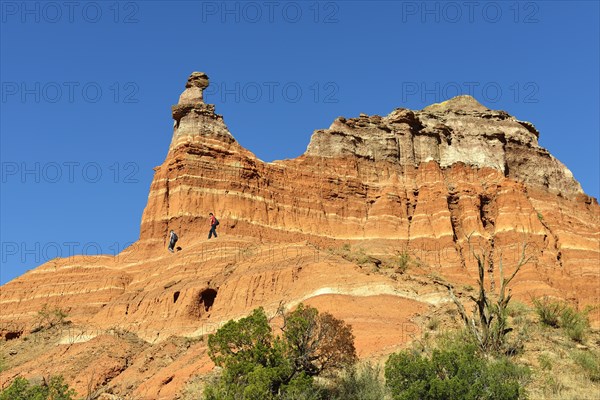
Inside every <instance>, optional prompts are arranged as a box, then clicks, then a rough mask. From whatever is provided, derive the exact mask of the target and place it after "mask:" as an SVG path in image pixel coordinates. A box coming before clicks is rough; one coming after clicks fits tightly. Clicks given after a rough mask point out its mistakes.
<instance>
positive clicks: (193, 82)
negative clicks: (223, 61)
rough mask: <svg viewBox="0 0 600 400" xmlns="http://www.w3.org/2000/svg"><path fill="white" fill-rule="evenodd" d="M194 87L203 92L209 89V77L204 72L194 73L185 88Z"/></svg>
mask: <svg viewBox="0 0 600 400" xmlns="http://www.w3.org/2000/svg"><path fill="white" fill-rule="evenodd" d="M192 86H195V87H198V88H200V89H202V90H204V89H206V88H207V87H208V75H206V74H205V73H204V72H192V74H191V75H190V77H189V78H188V80H187V83H186V84H185V87H186V88H189V87H192Z"/></svg>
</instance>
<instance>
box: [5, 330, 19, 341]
mask: <svg viewBox="0 0 600 400" xmlns="http://www.w3.org/2000/svg"><path fill="white" fill-rule="evenodd" d="M22 334H23V331H14V332H6V335H5V336H4V338H5V339H6V340H13V339H18V338H20V337H21V335H22Z"/></svg>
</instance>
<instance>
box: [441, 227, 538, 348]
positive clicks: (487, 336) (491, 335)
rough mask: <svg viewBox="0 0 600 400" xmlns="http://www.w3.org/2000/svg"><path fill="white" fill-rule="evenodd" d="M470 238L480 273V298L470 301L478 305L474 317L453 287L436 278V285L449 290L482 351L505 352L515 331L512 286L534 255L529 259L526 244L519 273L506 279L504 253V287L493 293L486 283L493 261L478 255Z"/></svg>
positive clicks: (502, 268)
mask: <svg viewBox="0 0 600 400" xmlns="http://www.w3.org/2000/svg"><path fill="white" fill-rule="evenodd" d="M467 239H468V243H469V249H470V251H471V253H472V254H473V257H475V260H476V261H477V269H478V272H479V280H478V282H477V283H478V286H479V295H478V296H477V297H474V296H472V295H469V299H470V300H471V301H473V303H474V306H473V311H472V313H471V315H469V314H468V313H467V311H466V309H465V307H464V305H463V304H462V303H461V301H460V300H459V299H458V298H457V297H456V295H455V294H454V287H453V285H452V284H450V283H448V282H445V281H441V280H439V279H435V280H434V283H436V284H438V285H441V286H444V287H446V288H447V289H448V293H449V294H450V298H451V299H452V301H453V302H454V304H455V305H456V308H457V309H458V312H459V314H460V316H461V318H462V320H463V322H464V323H465V326H466V328H467V330H468V332H469V333H470V334H471V335H472V336H473V338H474V339H475V341H476V342H477V344H478V345H479V348H480V349H481V350H482V351H483V352H485V353H490V352H497V353H498V352H502V351H503V348H504V345H505V344H506V335H507V334H508V333H510V332H511V331H512V328H510V327H509V326H508V313H507V307H508V303H509V302H510V299H511V297H512V293H511V289H510V288H508V285H509V284H510V282H511V281H512V280H513V279H514V277H515V276H516V275H517V273H518V272H519V271H520V269H521V267H522V266H523V265H525V264H527V263H528V262H529V261H530V260H531V259H532V256H527V253H526V250H527V243H523V245H522V249H521V254H520V257H519V260H518V262H517V265H516V267H515V270H514V271H513V272H512V274H511V275H510V276H509V277H508V278H505V277H504V267H503V263H502V253H500V254H499V261H498V270H499V272H500V288H499V290H498V292H497V293H495V291H494V289H493V288H492V289H490V290H488V289H486V283H485V277H486V271H487V273H488V274H489V268H487V267H489V265H490V263H491V260H490V259H489V257H487V256H486V253H485V252H484V251H482V252H481V253H477V252H476V251H475V250H473V246H472V244H471V236H468V237H467Z"/></svg>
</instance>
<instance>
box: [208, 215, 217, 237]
mask: <svg viewBox="0 0 600 400" xmlns="http://www.w3.org/2000/svg"><path fill="white" fill-rule="evenodd" d="M208 215H210V231H209V232H208V238H209V239H210V238H211V237H212V235H215V237H217V225H219V220H218V219H216V218H215V216H214V215H213V213H209V214H208Z"/></svg>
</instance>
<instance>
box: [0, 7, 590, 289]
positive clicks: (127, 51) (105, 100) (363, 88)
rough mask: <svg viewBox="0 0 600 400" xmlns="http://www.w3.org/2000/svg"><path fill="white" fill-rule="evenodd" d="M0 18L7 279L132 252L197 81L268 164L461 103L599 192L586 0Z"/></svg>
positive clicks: (39, 10) (89, 11)
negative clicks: (65, 262) (180, 102)
mask: <svg viewBox="0 0 600 400" xmlns="http://www.w3.org/2000/svg"><path fill="white" fill-rule="evenodd" d="M24 4H25V5H24ZM1 12H2V14H1V18H2V20H1V41H0V42H1V71H0V72H1V79H0V80H1V83H2V99H1V103H0V105H1V107H2V108H1V125H0V126H1V157H2V189H1V220H2V226H1V235H2V237H1V243H2V249H1V251H2V264H1V267H0V282H1V283H5V282H7V281H8V280H11V279H13V278H14V277H16V276H18V275H20V274H22V273H23V272H25V271H26V270H27V269H31V268H34V267H35V266H37V265H39V264H41V263H43V262H44V261H47V260H48V259H51V258H53V257H54V256H56V255H62V256H69V255H70V254H71V253H73V252H74V253H81V252H82V251H83V252H84V253H86V254H96V253H99V252H101V253H115V251H119V250H120V249H121V248H123V247H124V246H126V245H127V244H128V243H130V242H133V241H135V240H136V239H137V237H138V235H139V224H140V220H141V214H142V211H143V209H144V206H145V204H146V200H147V195H148V189H149V186H150V182H151V180H152V175H153V170H152V168H153V167H154V166H157V165H160V164H161V163H162V162H163V160H164V158H165V155H166V152H167V148H168V145H169V142H170V140H171V135H172V125H173V122H172V119H171V111H170V106H171V105H172V104H175V103H176V102H177V99H178V96H179V94H180V93H181V91H182V89H183V87H184V84H185V80H186V78H187V76H188V75H189V73H190V72H192V71H204V72H206V73H207V74H208V75H209V77H210V79H211V82H212V86H211V87H210V88H209V89H208V90H207V95H206V96H205V97H206V100H207V102H210V103H214V104H216V108H217V112H218V113H219V114H222V115H223V116H224V118H225V122H226V124H227V125H228V127H229V129H230V131H231V132H232V133H233V135H234V136H235V137H236V138H237V139H238V140H239V142H240V143H241V144H242V145H243V146H245V147H247V148H248V149H250V150H252V151H253V152H254V153H255V154H257V156H258V157H259V158H261V159H262V160H265V161H271V160H274V159H282V158H292V157H296V156H298V155H300V154H302V153H303V152H304V150H305V149H306V146H307V144H308V142H309V139H310V135H311V134H312V132H313V130H315V129H320V128H326V127H328V126H329V125H330V124H331V122H332V121H333V120H334V119H335V118H336V117H337V116H340V115H344V116H347V117H355V116H357V115H358V114H359V113H361V112H364V113H367V114H379V115H386V114H388V113H389V112H390V111H392V110H393V109H394V108H396V107H407V108H412V109H421V108H423V107H424V106H426V105H428V104H431V103H434V102H439V101H443V100H445V99H447V98H449V97H453V96H454V95H457V94H461V93H466V94H472V95H474V96H475V97H476V98H477V99H478V100H479V101H480V102H481V103H483V104H484V105H486V106H487V107H489V108H492V109H502V110H505V111H507V112H509V113H510V114H512V115H515V116H516V117H517V118H519V119H522V120H527V121H531V122H532V123H534V124H535V126H536V127H537V128H538V129H539V130H540V132H541V137H540V144H541V145H542V146H544V147H546V148H547V149H549V150H550V151H551V152H552V154H553V155H554V156H556V157H557V158H558V159H559V160H561V161H562V162H563V163H565V164H566V165H567V166H568V167H569V168H570V169H571V171H573V173H574V175H575V178H576V179H577V180H578V181H579V182H581V184H582V186H583V188H584V190H585V191H586V193H588V194H590V195H592V196H594V197H596V198H597V197H598V194H599V176H598V171H599V169H600V168H599V147H600V144H599V132H600V127H599V109H600V107H599V92H600V90H599V80H598V79H599V72H600V67H599V48H600V45H599V37H600V32H599V7H598V2H597V1H589V2H581V1H580V2H577V1H564V2H562V1H530V2H526V1H524V2H516V1H506V2H505V1H485V0H484V1H478V2H462V1H460V2H427V3H424V2H421V1H416V2H413V1H398V2H391V1H389V2H376V1H369V2H366V1H365V2H362V1H337V2H336V1H332V2H314V1H307V2H301V1H298V2H285V1H279V2H277V1H275V2H261V1H259V2H228V3H227V4H226V5H224V3H223V2H221V1H215V2H213V1H202V2H192V1H184V2H178V1H169V2H167V1H164V2H163V1H123V2H118V3H117V2H115V1H106V2H104V1H96V2H87V1H79V2H77V3H76V4H72V3H69V2H62V1H58V2H38V1H32V2H27V3H23V2H21V1H2V2H1Z"/></svg>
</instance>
